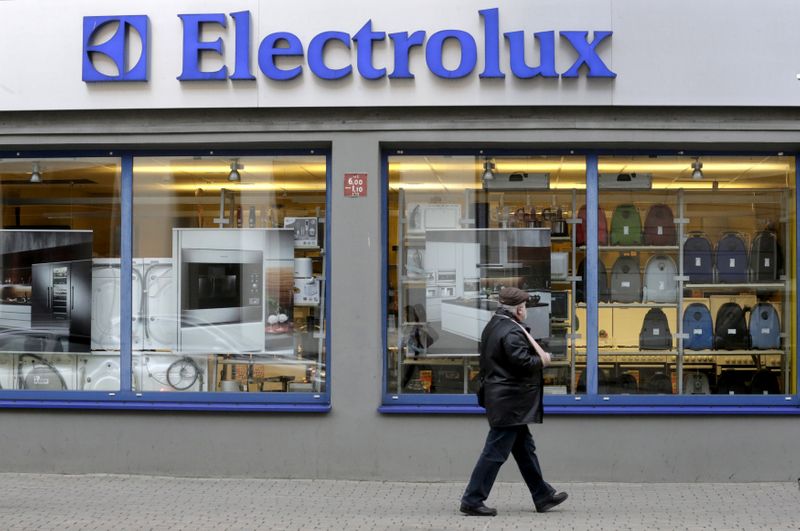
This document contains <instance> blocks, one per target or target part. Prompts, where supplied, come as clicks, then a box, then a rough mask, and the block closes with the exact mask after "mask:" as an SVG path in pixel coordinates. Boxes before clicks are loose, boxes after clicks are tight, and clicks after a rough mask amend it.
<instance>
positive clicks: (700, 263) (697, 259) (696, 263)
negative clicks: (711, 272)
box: [694, 256, 703, 267]
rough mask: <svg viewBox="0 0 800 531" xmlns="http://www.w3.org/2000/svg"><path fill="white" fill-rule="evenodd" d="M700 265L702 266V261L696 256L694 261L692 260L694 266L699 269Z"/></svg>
mask: <svg viewBox="0 0 800 531" xmlns="http://www.w3.org/2000/svg"><path fill="white" fill-rule="evenodd" d="M702 265H703V259H702V258H700V257H699V256H696V257H695V259H694V266H695V267H700V266H702Z"/></svg>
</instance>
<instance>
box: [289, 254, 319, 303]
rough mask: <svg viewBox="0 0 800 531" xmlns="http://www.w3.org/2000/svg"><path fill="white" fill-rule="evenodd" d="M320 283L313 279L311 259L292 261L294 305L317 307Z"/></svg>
mask: <svg viewBox="0 0 800 531" xmlns="http://www.w3.org/2000/svg"><path fill="white" fill-rule="evenodd" d="M319 302H320V281H319V279H318V278H314V273H313V268H312V263H311V258H295V259H294V305H295V306H319Z"/></svg>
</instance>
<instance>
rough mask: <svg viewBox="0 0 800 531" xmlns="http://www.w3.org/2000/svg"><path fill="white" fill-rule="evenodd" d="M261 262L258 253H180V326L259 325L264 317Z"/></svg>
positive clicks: (240, 251)
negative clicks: (254, 323)
mask: <svg viewBox="0 0 800 531" xmlns="http://www.w3.org/2000/svg"><path fill="white" fill-rule="evenodd" d="M263 261H264V253H263V252H261V251H248V250H232V249H183V252H182V260H181V306H180V308H181V322H182V324H183V325H184V326H195V325H198V324H200V325H204V324H229V323H253V322H258V321H261V320H262V319H263V315H264V304H263V294H264V280H263V279H264V273H263Z"/></svg>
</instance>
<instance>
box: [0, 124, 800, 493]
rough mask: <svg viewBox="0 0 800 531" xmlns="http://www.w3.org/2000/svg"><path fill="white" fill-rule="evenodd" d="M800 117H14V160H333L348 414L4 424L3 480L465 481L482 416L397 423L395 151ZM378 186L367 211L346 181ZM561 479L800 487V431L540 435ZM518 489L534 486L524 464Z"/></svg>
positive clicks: (755, 130)
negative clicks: (392, 317)
mask: <svg viewBox="0 0 800 531" xmlns="http://www.w3.org/2000/svg"><path fill="white" fill-rule="evenodd" d="M798 118H800V113H798V112H795V111H786V110H782V109H774V110H769V111H750V110H746V109H740V110H716V111H706V112H702V113H698V112H697V111H691V112H688V111H681V110H673V111H668V112H667V111H663V112H662V111H656V110H647V109H644V110H638V111H634V110H615V111H609V110H604V109H586V110H582V111H576V110H548V111H542V110H540V109H524V110H519V109H518V110H504V109H501V110H497V111H492V112H488V111H480V110H468V111H467V110H450V111H423V110H405V111H402V112H397V111H369V112H366V111H330V110H317V111H298V112H295V113H289V112H285V113H280V112H269V113H260V112H247V113H236V112H233V113H232V112H224V113H223V112H218V113H217V112H210V113H209V112H203V113H202V114H192V113H190V112H160V113H158V114H151V113H147V112H139V113H136V114H124V113H112V114H108V113H103V114H97V115H93V114H77V113H76V114H73V113H51V114H47V113H29V114H23V115H20V114H16V115H0V122H1V123H3V125H4V127H3V128H2V129H1V130H0V149H5V148H27V149H30V148H34V147H100V146H102V147H109V148H112V149H120V148H121V147H125V146H137V147H141V146H148V145H150V146H159V147H165V146H172V147H198V146H213V147H216V146H223V145H225V146H236V147H248V146H250V147H266V146H269V147H275V146H288V145H298V143H301V144H302V145H316V146H330V147H331V149H332V152H333V184H332V186H333V190H332V197H333V202H332V205H331V220H332V221H331V237H332V241H333V245H332V249H331V273H332V286H331V287H332V299H331V301H330V302H331V304H332V308H333V312H332V314H333V315H332V323H331V328H330V329H331V332H332V337H331V339H332V349H331V350H332V352H331V376H332V381H331V386H332V399H333V409H332V411H331V413H329V414H324V415H316V414H305V415H303V414H298V415H292V414H235V413H186V412H155V413H143V412H124V411H110V412H96V411H46V410H24V411H16V410H13V411H12V410H4V411H0V426H2V429H0V448H2V452H0V471H20V472H21V471H26V472H57V473H88V472H104V473H134V474H167V475H180V476H248V477H281V478H283V477H297V478H351V479H397V480H408V481H416V480H465V479H466V477H467V475H468V473H469V471H470V469H471V466H472V465H473V463H474V460H475V458H476V457H477V455H478V453H479V451H480V449H481V446H482V442H483V438H484V436H485V432H486V422H485V420H484V419H483V418H481V417H479V416H451V415H437V416H424V415H380V414H378V413H377V408H378V406H379V405H380V400H381V385H382V382H381V373H382V359H383V353H382V352H381V324H382V315H381V306H380V279H381V270H380V265H381V257H382V255H383V253H384V247H383V243H382V242H381V234H380V213H381V205H380V194H379V169H380V168H379V162H380V159H379V152H380V148H381V146H384V147H386V146H410V145H437V146H438V145H450V146H458V145H460V146H478V145H484V146H485V145H495V146H506V147H512V146H513V147H528V148H532V149H544V148H546V147H552V146H559V147H561V148H564V147H569V146H576V147H581V146H583V147H585V146H599V147H619V146H624V147H629V148H633V147H653V146H655V147H659V148H664V149H676V150H677V149H689V148H692V147H703V148H708V149H712V148H713V149H728V148H731V149H733V148H737V147H743V146H747V147H748V148H749V149H769V150H773V149H774V150H776V151H777V150H785V151H790V150H795V149H797V148H798V147H800V120H798ZM348 171H359V172H364V171H365V172H368V173H369V175H370V183H369V195H368V197H367V198H361V199H351V198H345V197H343V193H342V190H343V182H342V179H343V173H344V172H348ZM534 435H535V438H536V441H537V445H538V447H539V449H540V452H541V457H542V461H543V466H544V469H545V473H546V475H547V477H548V478H549V479H552V480H553V481H567V480H579V481H696V480H704V481H728V480H732V481H756V480H771V481H776V480H790V479H793V478H796V477H797V476H798V475H800V452H799V451H798V450H800V443H798V442H797V441H800V423H798V422H797V419H796V418H795V417H774V416H765V417H752V416H750V417H740V416H591V417H579V416H562V417H554V416H551V417H548V418H547V419H546V421H545V424H544V425H543V426H537V427H535V429H534ZM502 479H506V480H519V479H520V478H519V474H518V472H517V471H516V469H515V467H514V466H513V465H511V464H510V465H509V466H507V467H506V468H505V470H504V471H503V473H502Z"/></svg>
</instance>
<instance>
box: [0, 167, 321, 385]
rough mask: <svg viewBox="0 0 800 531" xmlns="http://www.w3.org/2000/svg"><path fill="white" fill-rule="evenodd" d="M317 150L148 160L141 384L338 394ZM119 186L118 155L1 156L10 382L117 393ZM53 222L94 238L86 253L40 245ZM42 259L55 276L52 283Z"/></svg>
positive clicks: (4, 371)
mask: <svg viewBox="0 0 800 531" xmlns="http://www.w3.org/2000/svg"><path fill="white" fill-rule="evenodd" d="M312 153H313V152H312ZM312 153H308V154H303V155H298V156H258V157H232V156H224V157H222V156H213V155H211V154H209V155H207V156H206V155H204V156H187V157H141V158H135V162H134V191H133V193H134V200H133V220H134V221H133V224H134V226H133V257H134V259H133V292H132V308H131V310H132V315H133V337H132V348H133V352H132V355H133V358H132V382H131V385H132V388H133V389H134V390H136V391H155V392H165V391H166V392H170V391H182V392H234V393H237V392H238V393H262V392H270V393H271V392H278V393H286V392H296V393H312V392H313V393H319V392H324V391H325V387H326V381H325V378H326V375H325V372H326V371H325V357H326V341H325V326H326V322H325V315H326V309H325V271H326V264H325V241H326V240H325V220H326V211H325V206H326V160H325V157H324V156H320V155H313V154H312ZM119 188H120V162H119V159H118V158H113V157H111V158H108V159H97V158H82V159H36V160H32V159H25V160H21V159H14V160H3V161H0V197H2V208H3V211H2V214H3V225H4V233H5V234H3V236H2V237H1V238H0V241H2V243H0V250H1V252H2V256H3V264H2V265H3V271H2V275H3V291H2V295H3V300H2V302H1V303H0V358H2V359H1V360H0V385H2V388H3V389H5V390H11V389H14V390H17V389H18V390H42V391H44V390H80V391H111V390H119V389H120V387H121V386H120V336H119V330H120V299H121V282H120V259H119V256H120V199H119V198H120V192H119ZM59 231H60V232H59ZM47 233H51V234H52V233H56V234H59V233H63V234H66V235H67V236H65V237H67V238H68V239H69V238H72V239H74V238H75V235H76V234H88V236H89V240H90V243H89V244H88V249H87V245H86V244H84V245H83V248H82V249H83V250H84V254H85V256H72V255H65V253H66V251H67V250H69V249H70V247H66V245H68V244H69V245H72V246H73V247H74V245H75V244H74V242H66V243H65V242H51V241H49V240H48V241H46V242H40V243H30V242H31V241H33V242H38V241H39V240H41V239H42V238H43V236H41V234H47ZM14 234H16V239H15V238H13V237H12V235H14ZM12 241H23V244H21V245H22V246H21V247H20V244H11V243H9V242H12ZM25 242H27V243H25ZM181 242H182V243H181ZM25 246H27V247H25ZM65 256H66V257H67V259H69V260H68V264H69V266H70V267H68V268H66V269H64V268H63V267H62V268H56V267H55V266H56V265H58V264H60V263H61V262H64V260H65ZM72 262H75V264H73V263H72ZM40 263H47V264H50V270H51V271H57V272H56V273H52V274H51V276H52V277H53V279H51V282H50V284H49V285H46V286H45V287H44V288H37V284H36V282H35V281H34V280H35V279H34V278H33V277H34V275H33V274H32V270H33V269H34V265H35V266H36V268H39V269H41V267H40V266H41V264H40ZM77 265H80V266H81V269H80V271H78V268H77ZM86 266H88V267H86ZM64 271H66V272H64ZM40 276H41V275H40ZM61 277H65V278H66V279H67V280H62V279H61ZM62 285H63V286H64V287H62ZM56 292H58V293H62V292H63V293H66V295H64V296H63V298H64V300H65V304H66V308H67V310H65V311H58V308H59V307H60V306H59V305H60V304H61V303H62V302H61V299H59V298H58V297H56V296H55V294H56ZM42 297H44V300H45V301H46V302H45V303H44V304H45V307H46V308H48V309H49V310H48V311H49V312H50V313H49V314H48V315H50V314H52V315H51V316H50V317H51V319H50V321H49V323H50V324H48V325H43V324H42V322H43V321H42V319H37V317H36V316H37V309H36V305H35V304H36V300H37V298H39V299H41V298H42ZM82 298H85V300H83V299H82ZM51 307H56V309H55V310H52V309H51ZM76 308H80V309H82V311H83V313H84V314H85V317H86V318H85V319H83V318H82V317H80V316H79V313H80V312H79V311H78V309H76ZM89 312H90V314H91V315H90V316H89ZM53 315H55V317H53ZM84 321H87V322H86V323H85V326H84V328H85V331H84V333H83V335H79V334H77V333H76V332H75V330H73V329H74V328H76V326H77V325H76V324H75V323H84ZM88 321H90V324H89V322H88ZM53 323H55V325H53ZM65 323H66V324H65ZM89 329H90V330H89ZM81 330H83V329H81ZM67 331H69V332H67ZM76 337H78V338H80V339H81V341H82V343H81V347H80V349H76V348H73V347H72V346H71V345H72V344H73V343H75V338H76ZM78 350H79V351H78Z"/></svg>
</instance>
